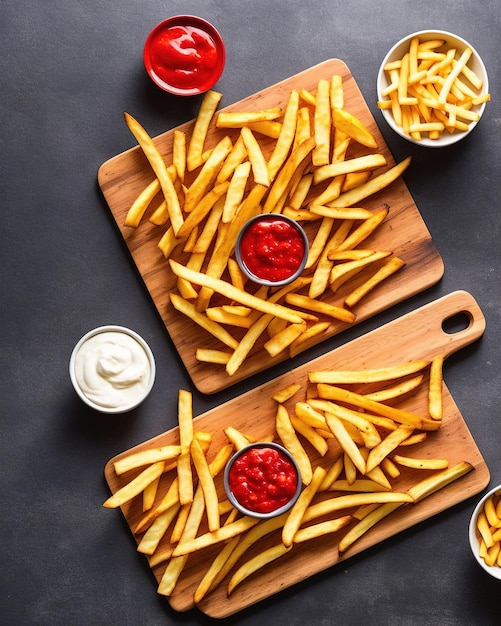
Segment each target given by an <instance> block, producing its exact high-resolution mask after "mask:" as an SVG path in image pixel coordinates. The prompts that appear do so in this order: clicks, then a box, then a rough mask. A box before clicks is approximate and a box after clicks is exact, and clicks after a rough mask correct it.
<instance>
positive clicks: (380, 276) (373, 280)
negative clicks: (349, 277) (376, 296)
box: [344, 257, 405, 307]
mask: <svg viewBox="0 0 501 626" xmlns="http://www.w3.org/2000/svg"><path fill="white" fill-rule="evenodd" d="M404 266H405V261H402V259H399V258H398V257H393V258H392V259H390V260H389V261H387V262H386V263H385V264H384V265H383V266H382V267H381V268H380V269H379V270H378V271H377V272H376V273H375V274H373V275H372V276H371V277H370V278H369V279H368V280H366V281H365V282H364V283H362V284H361V285H359V286H358V287H357V288H356V289H354V290H353V291H352V292H351V293H349V294H348V295H347V296H346V298H345V299H344V304H345V305H346V306H348V307H354V306H355V305H356V304H358V303H359V302H360V300H361V299H362V298H364V297H365V296H366V295H367V294H368V293H370V292H371V291H372V290H373V289H375V288H376V287H377V286H378V285H379V284H380V283H382V282H383V281H384V280H386V279H387V278H389V277H390V276H392V275H393V274H395V273H396V272H398V270H400V269H402V268H403V267H404Z"/></svg>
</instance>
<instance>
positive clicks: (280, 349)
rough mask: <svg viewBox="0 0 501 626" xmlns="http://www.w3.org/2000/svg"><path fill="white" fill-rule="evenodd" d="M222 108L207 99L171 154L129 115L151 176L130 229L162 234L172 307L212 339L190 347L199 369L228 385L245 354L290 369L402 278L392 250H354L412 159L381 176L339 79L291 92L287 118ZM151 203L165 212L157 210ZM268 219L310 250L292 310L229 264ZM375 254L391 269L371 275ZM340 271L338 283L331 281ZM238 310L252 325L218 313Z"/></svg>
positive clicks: (379, 157) (213, 96)
mask: <svg viewBox="0 0 501 626" xmlns="http://www.w3.org/2000/svg"><path fill="white" fill-rule="evenodd" d="M221 98H222V94H220V93H217V92H213V91H209V92H207V93H206V94H205V96H204V98H203V100H202V103H201V106H200V110H199V112H198V115H197V117H196V120H195V123H194V126H193V130H192V131H184V130H180V129H176V130H175V132H174V133H173V147H172V153H171V154H167V155H161V154H160V152H159V151H158V148H157V146H156V142H155V141H154V140H153V139H152V138H151V137H150V136H149V135H148V133H147V132H146V130H145V129H144V128H143V127H142V126H141V125H140V124H139V123H138V122H137V121H136V120H134V118H132V117H131V116H130V115H128V114H126V115H125V119H126V122H127V125H128V127H129V129H130V130H131V132H132V133H133V135H134V137H135V138H136V140H137V142H138V144H139V146H140V147H141V149H142V150H143V152H144V154H145V156H146V157H147V159H148V161H149V163H150V165H151V168H152V173H153V175H154V178H153V180H152V181H151V183H149V184H148V185H147V186H146V187H145V189H144V190H142V192H140V193H139V194H138V195H137V197H136V199H135V200H134V202H133V203H132V205H131V207H130V209H129V211H128V213H127V216H126V218H125V225H126V226H127V227H130V228H139V227H140V226H141V224H142V223H143V222H144V220H145V216H148V215H150V213H151V215H150V217H149V218H147V219H148V227H151V228H159V229H161V232H159V235H158V247H159V250H160V252H161V254H162V255H163V257H164V259H165V261H167V263H166V271H167V272H169V273H170V275H171V276H173V277H175V279H176V287H175V289H170V290H169V291H170V292H169V294H168V296H169V300H170V305H172V306H173V307H174V308H175V309H176V310H177V311H178V312H179V313H180V314H182V315H184V316H186V317H187V318H189V319H190V320H191V321H192V322H193V324H195V325H196V326H197V327H198V328H199V329H200V330H201V335H202V336H203V335H204V334H205V333H207V341H208V345H202V343H201V342H198V345H194V347H193V353H194V356H195V358H196V359H197V360H198V361H199V362H200V363H210V364H213V365H216V366H221V370H222V371H225V372H226V374H227V375H228V376H233V375H234V374H235V373H236V372H237V370H238V369H239V368H240V367H242V365H243V364H244V362H245V361H246V359H247V358H248V357H249V356H251V354H252V355H254V354H256V353H258V352H260V353H261V354H262V356H263V357H264V358H265V359H267V358H268V359H275V358H277V357H280V358H286V357H289V358H293V357H294V356H295V355H296V354H297V353H298V352H300V351H302V350H305V349H306V348H308V347H309V346H311V345H314V344H315V343H318V342H319V341H321V340H322V339H323V338H324V336H327V335H328V334H329V333H332V332H335V331H336V330H338V331H339V330H341V329H342V325H343V324H353V323H354V322H355V321H356V319H357V314H356V308H357V304H358V303H359V301H360V300H362V299H365V298H367V297H369V294H370V293H371V292H372V291H373V290H375V289H377V287H378V286H379V285H380V284H381V283H383V282H386V281H388V280H389V279H391V276H392V275H393V274H394V273H395V272H396V271H397V270H398V269H400V268H401V267H404V265H405V260H399V259H397V258H396V257H393V252H392V251H389V250H385V251H381V250H377V249H374V250H372V254H373V255H374V256H372V257H370V258H369V260H366V259H365V256H366V255H365V256H364V253H363V251H361V250H359V249H358V247H359V245H360V244H361V243H362V241H364V240H365V239H366V238H367V237H369V236H370V235H372V234H373V233H374V232H375V231H377V229H378V228H379V227H380V225H381V223H382V222H383V221H384V219H385V218H386V216H387V215H388V211H389V209H388V207H382V209H377V210H372V209H368V208H365V207H363V206H361V203H362V202H363V201H364V200H365V199H366V198H368V197H369V196H371V195H373V194H375V193H377V192H380V191H381V190H383V189H384V188H385V187H387V186H388V185H391V184H392V183H393V181H395V180H396V179H397V178H398V177H399V176H400V175H401V174H402V173H403V171H405V169H406V168H407V166H408V165H409V163H410V158H407V159H405V160H404V161H402V162H401V163H399V164H397V165H395V166H393V167H388V164H387V158H386V157H385V156H384V155H383V154H382V153H379V152H377V151H376V152H375V151H374V150H377V145H376V141H375V139H374V136H373V134H372V132H371V131H370V130H369V129H368V128H367V126H366V125H365V124H364V123H363V122H362V121H361V120H359V119H358V118H357V117H356V116H355V115H353V114H352V113H351V112H350V111H348V110H347V109H346V108H345V102H344V92H343V81H342V79H341V76H332V77H331V78H321V79H320V80H319V81H318V84H317V89H316V91H314V92H307V91H305V90H301V89H298V90H291V92H290V94H289V95H288V97H287V99H286V100H285V102H284V105H283V107H272V108H263V109H262V110H252V111H238V110H231V111H219V112H218V110H217V109H218V106H219V103H220V101H221ZM212 129H215V130H217V134H215V133H213V134H214V135H215V136H217V137H218V140H217V143H216V145H211V143H212V141H213V137H212V133H211V132H210V131H211V130H212ZM223 133H227V134H223ZM209 139H210V141H209ZM352 148H353V153H352V152H351V149H352ZM367 150H370V151H371V152H370V153H364V152H366V151H367ZM378 170H380V171H382V170H384V171H383V172H382V173H380V171H378ZM368 173H369V176H368V175H367V174H368ZM157 196H161V199H162V202H161V203H160V205H158V206H156V207H155V203H156V202H158V201H157V199H156V198H157ZM269 212H276V213H284V214H286V215H289V216H291V217H293V219H297V220H298V221H299V222H303V224H304V225H305V226H307V227H308V231H309V238H310V239H311V240H312V242H311V249H310V254H309V257H308V262H307V265H306V268H305V270H304V272H303V277H302V278H304V281H303V282H298V283H296V284H295V286H294V289H292V290H290V291H289V292H288V295H287V297H288V298H289V303H286V302H285V298H286V294H283V295H282V296H281V298H280V299H275V300H274V302H273V303H272V306H269V303H270V301H271V297H272V295H273V290H271V291H268V292H267V293H264V294H262V295H261V294H260V292H259V290H257V289H256V287H255V285H253V284H251V283H250V282H249V281H247V282H246V280H245V279H244V277H243V275H242V273H241V272H240V270H239V268H238V266H237V264H236V261H235V253H234V248H235V243H236V240H237V237H238V234H239V232H240V230H241V228H242V226H243V225H244V224H245V222H246V221H247V220H248V219H249V218H251V217H253V216H254V215H257V214H259V213H269ZM334 229H335V232H334ZM343 254H344V255H350V254H351V255H353V256H352V257H351V258H350V256H343ZM328 255H329V256H328ZM381 255H384V256H385V257H389V258H388V261H389V262H388V264H385V265H384V266H383V267H379V265H377V264H375V265H374V269H373V270H372V271H371V270H370V269H369V268H368V267H366V266H369V263H370V261H377V260H378V259H380V258H381ZM363 257H364V258H363ZM350 263H352V264H355V266H352V265H350ZM371 268H372V265H371ZM337 272H341V273H342V275H343V278H342V279H341V278H340V279H337V280H335V279H334V277H335V275H336V273H337ZM329 277H330V278H331V280H330V282H329ZM344 282H347V283H349V284H350V285H352V289H351V292H350V290H349V289H348V290H345V293H344V296H343V297H342V298H338V297H337V293H335V292H336V291H337V290H338V289H339V286H340V285H341V284H342V283H344ZM305 298H309V299H310V301H307V300H305ZM291 303H292V304H291ZM235 304H239V305H241V306H246V307H248V308H249V311H250V313H249V315H248V316H247V319H244V318H242V317H240V318H238V317H236V316H230V315H229V314H228V313H224V314H223V313H222V312H221V311H222V309H223V307H224V306H234V305H235ZM288 305H290V306H288ZM305 305H306V310H307V311H308V312H310V316H309V317H307V316H306V315H305V310H304V308H305ZM298 309H302V310H298ZM284 314H285V315H286V316H287V317H286V318H285V319H286V320H287V322H288V324H286V325H285V326H283V327H282V329H281V330H282V331H283V332H282V333H280V334H275V333H274V335H276V336H271V335H270V334H269V331H270V332H271V328H273V325H274V324H273V322H274V319H275V318H277V317H278V318H280V315H284ZM268 316H271V317H270V318H269V319H268ZM260 318H263V319H260ZM254 322H257V326H255V325H254ZM270 324H271V326H270ZM242 329H243V330H242ZM244 331H247V332H245V333H244ZM265 334H268V335H269V336H268V337H267V338H265ZM218 342H219V343H221V345H220V346H218V345H217V343H218Z"/></svg>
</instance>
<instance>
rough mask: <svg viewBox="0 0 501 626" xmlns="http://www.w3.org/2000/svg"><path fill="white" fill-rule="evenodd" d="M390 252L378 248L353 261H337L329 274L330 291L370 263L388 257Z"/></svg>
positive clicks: (335, 289)
mask: <svg viewBox="0 0 501 626" xmlns="http://www.w3.org/2000/svg"><path fill="white" fill-rule="evenodd" d="M390 254H391V252H387V251H385V250H379V251H376V252H374V254H370V255H369V256H366V257H364V258H362V259H356V260H355V261H346V262H345V263H339V264H337V265H334V267H333V268H332V270H331V273H330V276H329V287H330V289H331V291H332V292H334V293H335V292H336V291H337V290H338V289H339V288H340V287H341V286H342V285H344V284H345V283H346V282H347V281H348V280H350V278H353V276H356V275H357V274H359V273H360V272H361V271H362V270H364V269H365V268H366V267H367V266H368V265H370V264H371V263H375V262H376V261H380V260H381V259H384V258H386V257H388V256H389V255H390Z"/></svg>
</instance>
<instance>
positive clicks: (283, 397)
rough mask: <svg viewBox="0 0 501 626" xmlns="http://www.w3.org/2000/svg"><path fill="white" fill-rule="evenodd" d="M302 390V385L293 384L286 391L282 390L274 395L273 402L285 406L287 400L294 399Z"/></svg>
mask: <svg viewBox="0 0 501 626" xmlns="http://www.w3.org/2000/svg"><path fill="white" fill-rule="evenodd" d="M300 389H301V385H300V384H299V383H291V384H290V385H287V387H285V388H284V389H280V391H277V392H276V393H274V394H273V396H272V397H273V400H275V402H278V403H279V404H283V403H284V402H287V400H290V398H292V397H293V396H294V394H296V393H297V392H298V391H299V390H300Z"/></svg>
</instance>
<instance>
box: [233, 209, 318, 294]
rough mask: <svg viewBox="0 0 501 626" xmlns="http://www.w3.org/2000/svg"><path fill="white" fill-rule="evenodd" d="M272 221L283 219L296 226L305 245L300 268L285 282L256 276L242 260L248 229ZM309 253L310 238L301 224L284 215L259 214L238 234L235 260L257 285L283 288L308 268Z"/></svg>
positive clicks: (285, 279)
mask: <svg viewBox="0 0 501 626" xmlns="http://www.w3.org/2000/svg"><path fill="white" fill-rule="evenodd" d="M270 219H281V220H283V221H284V222H287V223H288V224H290V225H291V226H294V228H295V229H296V230H297V231H298V233H299V234H300V235H301V238H302V240H303V244H304V256H303V260H302V261H301V263H300V265H299V267H298V268H297V270H296V271H295V272H294V273H293V274H291V275H290V276H289V277H287V278H284V279H283V280H275V281H273V280H267V279H265V278H259V276H256V275H255V274H253V273H252V272H251V271H250V270H249V268H248V267H247V265H246V264H245V262H244V260H243V259H242V255H241V253H240V243H241V241H242V238H243V236H244V234H245V232H246V231H247V229H248V228H249V227H250V226H252V224H254V222H258V221H261V220H270ZM308 253H309V241H308V236H307V234H306V231H305V230H304V228H303V227H302V226H301V224H299V223H298V222H297V221H296V220H295V219H293V218H292V217H289V216H288V215H282V214H281V213H259V215H254V217H251V218H250V219H249V220H247V222H245V224H244V225H243V226H242V228H241V229H240V232H239V233H238V237H237V242H236V244H235V259H236V261H237V263H238V266H239V267H240V269H241V270H242V272H243V273H244V274H245V276H247V278H248V279H249V280H251V281H252V282H253V283H255V284H256V285H265V286H266V287H283V286H284V285H288V284H290V283H292V282H293V281H295V280H296V279H297V278H299V276H300V275H301V274H302V272H303V270H304V268H305V266H306V262H307V261H308Z"/></svg>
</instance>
